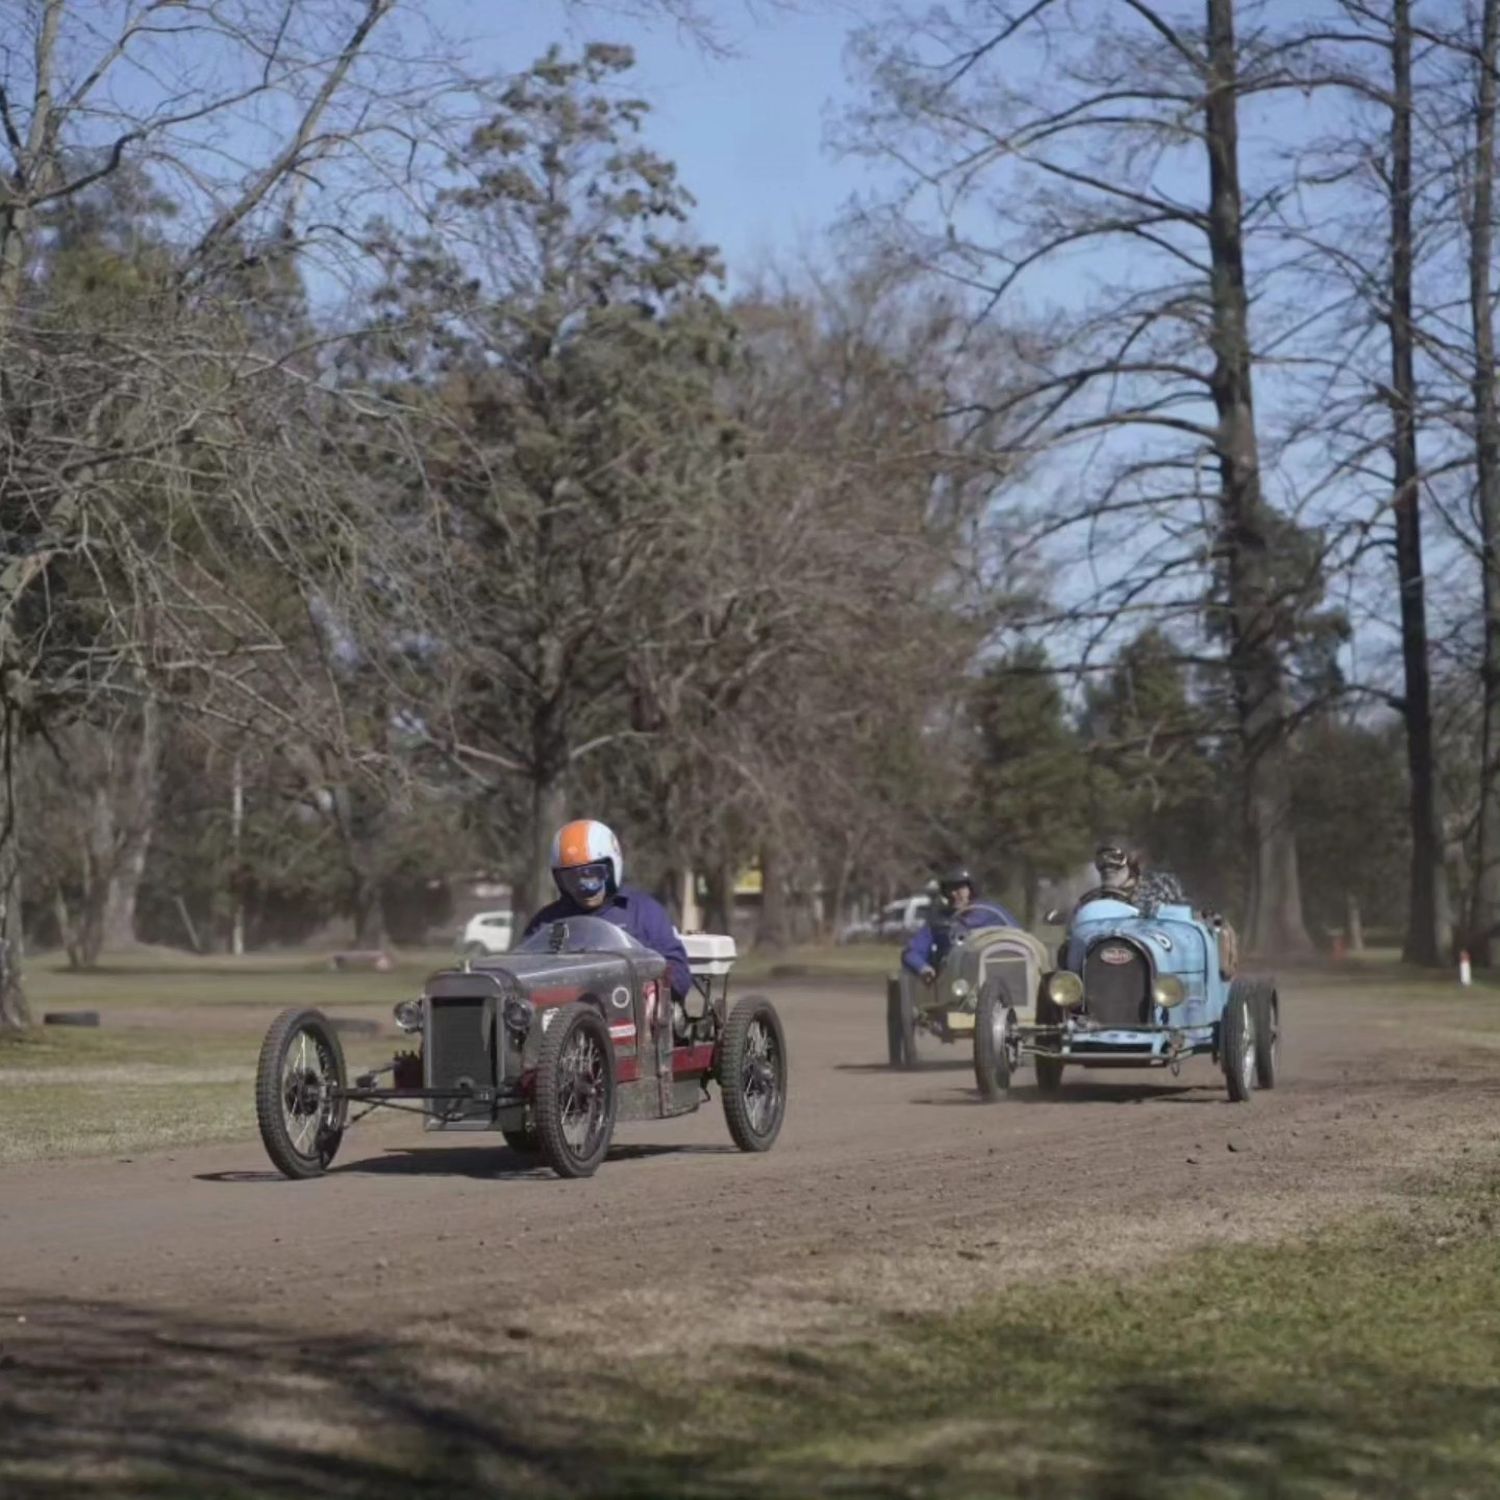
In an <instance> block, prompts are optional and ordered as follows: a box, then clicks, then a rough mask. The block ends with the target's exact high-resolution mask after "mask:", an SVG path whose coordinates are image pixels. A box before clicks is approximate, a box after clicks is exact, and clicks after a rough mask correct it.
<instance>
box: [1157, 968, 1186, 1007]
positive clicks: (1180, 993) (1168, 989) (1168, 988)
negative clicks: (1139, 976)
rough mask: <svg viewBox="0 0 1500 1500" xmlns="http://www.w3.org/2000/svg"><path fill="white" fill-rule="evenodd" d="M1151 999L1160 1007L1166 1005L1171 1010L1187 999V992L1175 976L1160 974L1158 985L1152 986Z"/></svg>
mask: <svg viewBox="0 0 1500 1500" xmlns="http://www.w3.org/2000/svg"><path fill="white" fill-rule="evenodd" d="M1151 998H1152V999H1153V1000H1154V1001H1156V1003H1157V1004H1158V1005H1165V1006H1167V1007H1168V1008H1169V1009H1170V1008H1171V1007H1172V1006H1174V1005H1181V1004H1182V1002H1183V1001H1184V1000H1186V999H1187V991H1186V990H1185V989H1184V988H1183V986H1182V981H1181V980H1180V979H1179V978H1178V977H1177V976H1176V975H1175V974H1160V975H1158V976H1157V980H1156V983H1155V984H1153V985H1152V986H1151Z"/></svg>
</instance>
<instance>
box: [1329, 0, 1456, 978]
mask: <svg viewBox="0 0 1500 1500" xmlns="http://www.w3.org/2000/svg"><path fill="white" fill-rule="evenodd" d="M1391 24H1392V32H1391V94H1392V106H1391V317H1390V329H1391V393H1392V407H1391V418H1392V422H1391V457H1392V461H1393V469H1394V476H1395V504H1394V510H1395V519H1396V577H1397V581H1398V584H1399V587H1400V591H1401V659H1402V665H1403V668H1404V672H1405V699H1404V704H1403V709H1404V714H1405V721H1406V764H1407V775H1408V778H1409V781H1410V785H1411V801H1410V805H1409V809H1408V816H1409V818H1410V822H1411V890H1410V906H1409V909H1408V914H1407V923H1406V942H1405V946H1404V949H1403V955H1402V956H1403V957H1404V958H1405V959H1406V961H1407V962H1408V963H1414V964H1424V965H1427V966H1429V967H1431V966H1435V965H1438V964H1441V963H1443V962H1444V961H1445V958H1444V955H1445V954H1446V953H1447V951H1448V949H1449V947H1450V946H1451V941H1452V933H1451V930H1450V929H1451V921H1452V918H1451V913H1450V910H1449V905H1448V881H1447V874H1446V870H1445V868H1444V865H1443V838H1442V829H1441V825H1440V823H1439V820H1438V807H1437V771H1436V757H1435V755H1434V751H1433V730H1432V682H1431V676H1430V672H1429V662H1428V653H1427V598H1426V584H1425V580H1424V579H1423V576H1422V520H1421V508H1420V499H1421V496H1420V490H1419V488H1418V473H1419V470H1418V468H1417V377H1416V361H1415V353H1414V349H1415V337H1414V333H1413V322H1412V272H1413V264H1412V263H1413V242H1412V226H1411V203H1412V185H1411V177H1412V157H1411V152H1412V145H1411V137H1412V131H1411V117H1412V77H1411V41H1412V38H1411V0H1395V4H1394V10H1393V12H1392V23H1391ZM1351 942H1352V939H1351Z"/></svg>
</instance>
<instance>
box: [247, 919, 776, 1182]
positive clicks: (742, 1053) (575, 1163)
mask: <svg viewBox="0 0 1500 1500" xmlns="http://www.w3.org/2000/svg"><path fill="white" fill-rule="evenodd" d="M683 941H684V944H685V945H686V947H687V951H688V960H689V964H690V966H691V968H692V972H693V991H692V993H691V994H689V995H688V996H686V997H685V998H684V999H683V1000H680V1001H679V1000H677V999H676V998H675V997H674V996H673V995H672V992H671V990H670V989H669V988H668V985H667V978H666V967H667V966H666V960H665V959H663V958H662V957H661V955H660V954H658V953H654V952H652V951H651V950H650V949H648V948H644V947H642V946H641V945H640V944H639V943H637V942H636V941H635V940H634V939H633V938H632V937H630V936H629V935H628V934H627V933H625V932H623V931H621V929H620V928H618V927H616V926H614V925H613V924H611V923H609V922H606V921H604V920H603V919H602V918H599V917H576V918H569V919H568V920H567V921H562V922H553V923H551V924H550V925H549V926H546V927H543V928H541V929H539V930H538V931H537V932H536V933H535V934H533V935H532V936H531V937H530V938H528V939H526V941H524V942H523V943H521V944H520V945H519V946H518V947H517V948H516V949H514V950H513V951H512V952H510V953H505V954H499V955H496V956H494V957H489V958H477V959H473V960H471V961H470V962H468V963H466V964H465V965H464V966H463V968H461V969H445V970H442V971H440V972H439V973H437V974H434V975H433V976H432V977H431V978H430V979H429V980H428V981H427V984H426V987H425V989H424V991H423V993H422V995H421V997H420V998H418V999H415V1000H403V1001H402V1002H401V1003H400V1004H398V1005H397V1006H396V1020H397V1023H398V1025H399V1026H400V1027H401V1029H402V1030H403V1031H405V1032H407V1033H408V1034H410V1035H412V1036H414V1037H415V1038H416V1039H417V1045H416V1047H415V1049H414V1050H411V1051H406V1052H402V1053H398V1054H397V1055H396V1057H395V1059H394V1060H393V1061H392V1062H391V1064H390V1065H389V1066H387V1067H385V1068H381V1069H379V1070H377V1071H376V1072H372V1073H366V1074H363V1075H361V1076H360V1077H357V1078H355V1079H354V1081H353V1082H352V1083H351V1082H350V1081H349V1080H348V1078H347V1075H346V1069H345V1065H344V1054H343V1049H342V1047H341V1045H340V1043H339V1038H338V1033H337V1032H336V1030H335V1029H334V1026H333V1024H332V1023H331V1022H330V1021H329V1020H328V1018H327V1017H326V1016H324V1015H323V1014H322V1013H321V1012H320V1011H316V1010H298V1009H296V1008H295V1007H294V1008H292V1009H289V1010H286V1011H284V1012H282V1014H281V1015H280V1016H279V1017H277V1019H276V1021H275V1022H274V1023H273V1024H272V1026H271V1029H270V1031H269V1032H268V1033H267V1035H266V1039H265V1043H264V1045H263V1046H262V1048H261V1054H260V1065H259V1069H258V1071H257V1076H256V1085H255V1099H256V1113H257V1116H258V1118H259V1123H260V1133H261V1139H262V1141H263V1142H264V1143H265V1147H266V1151H267V1152H268V1153H269V1155H270V1157H271V1160H272V1161H273V1162H274V1163H275V1164H276V1166H277V1167H278V1168H280V1170H281V1171H282V1172H284V1173H285V1174H286V1175H287V1176H288V1177H294V1178H306V1177H316V1176H318V1175H319V1174H320V1173H321V1172H323V1171H324V1170H325V1169H326V1168H327V1166H328V1165H329V1163H330V1162H331V1161H332V1160H333V1157H334V1153H335V1152H336V1151H337V1150H338V1148H339V1142H340V1141H341V1140H342V1138H343V1135H344V1131H345V1129H346V1128H347V1126H348V1125H349V1124H350V1123H352V1121H351V1118H350V1112H351V1110H357V1111H359V1113H358V1115H356V1116H355V1118H363V1115H364V1114H367V1113H369V1112H370V1110H373V1109H376V1108H381V1107H385V1108H391V1109H407V1110H411V1111H413V1112H416V1113H420V1114H422V1115H423V1116H424V1124H425V1127H426V1128H427V1129H428V1130H498V1131H499V1132H500V1133H501V1134H502V1135H503V1136H504V1137H505V1140H506V1142H507V1144H508V1145H510V1146H511V1147H512V1148H513V1149H515V1150H517V1151H522V1152H525V1153H527V1154H533V1155H536V1156H538V1157H540V1159H541V1160H542V1161H544V1162H545V1163H546V1164H547V1165H548V1166H549V1167H551V1168H552V1170H553V1171H554V1172H556V1173H557V1174H558V1175H559V1176H560V1177H588V1176H590V1175H591V1174H592V1173H593V1172H594V1170H595V1169H596V1168H597V1167H598V1166H599V1164H600V1163H601V1162H602V1161H603V1160H604V1158H605V1156H606V1154H607V1153H608V1151H609V1144H610V1140H611V1138H612V1136H613V1135H614V1129H615V1123H616V1121H618V1120H641V1119H665V1118H667V1117H669V1116H671V1115H682V1114H689V1113H691V1112H692V1111H693V1110H695V1109H697V1108H698V1107H699V1106H700V1105H701V1104H703V1103H704V1102H705V1101H707V1100H708V1099H709V1098H710V1097H711V1096H710V1094H709V1092H708V1084H709V1083H710V1081H713V1082H717V1083H718V1085H719V1088H720V1091H721V1093H722V1095H723V1102H724V1114H725V1118H726V1119H727V1121H728V1124H729V1133H730V1135H731V1136H732V1137H733V1138H734V1142H735V1144H736V1145H737V1146H738V1147H739V1148H740V1149H741V1150H742V1151H768V1150H769V1149H770V1148H771V1146H772V1144H773V1143H774V1142H775V1140H776V1137H777V1135H778V1134H779V1133H780V1130H781V1122H782V1118H783V1116H784V1114H785V1111H786V1091H787V1051H786V1037H785V1034H784V1033H783V1031H782V1026H781V1020H780V1017H779V1016H778V1015H777V1014H776V1009H775V1007H774V1006H773V1005H772V1004H771V1002H770V1001H769V1000H766V999H764V998H762V997H760V996H747V997H746V998H744V999H742V1000H740V1001H739V1002H738V1003H737V1004H736V1005H735V1006H734V1008H733V1009H730V1007H729V974H730V970H731V969H732V968H733V966H734V959H735V945H734V939H733V938H729V937H714V936H711V935H704V934H694V935H689V936H687V937H685V938H684V940H683ZM386 1075H389V1080H388V1081H387V1082H382V1079H383V1078H385V1077H386Z"/></svg>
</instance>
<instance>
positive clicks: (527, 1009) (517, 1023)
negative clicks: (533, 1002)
mask: <svg viewBox="0 0 1500 1500" xmlns="http://www.w3.org/2000/svg"><path fill="white" fill-rule="evenodd" d="M535 1014H536V1012H535V1011H533V1010H532V1008H531V1006H530V1004H529V1003H528V1002H527V1001H525V1000H523V999H521V997H520V996H519V995H512V996H511V997H510V998H509V999H508V1000H507V1001H506V1002H505V1024H506V1026H507V1027H508V1028H509V1029H510V1030H511V1031H513V1032H515V1033H516V1035H517V1036H525V1035H526V1033H527V1032H528V1031H530V1030H531V1020H532V1017H533V1016H534V1015H535Z"/></svg>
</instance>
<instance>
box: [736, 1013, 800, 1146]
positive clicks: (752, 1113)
mask: <svg viewBox="0 0 1500 1500" xmlns="http://www.w3.org/2000/svg"><path fill="white" fill-rule="evenodd" d="M786 1083H787V1060H786V1033H785V1032H784V1031H783V1030H782V1027H781V1017H780V1016H778V1015H777V1014H776V1007H775V1006H774V1005H772V1004H771V1002H770V1001H769V1000H767V999H765V998H764V997H763V996H760V995H746V996H745V998H744V999H743V1000H741V1001H740V1002H739V1004H738V1005H736V1006H735V1008H734V1009H733V1010H732V1011H730V1012H729V1019H728V1021H726V1022H725V1023H724V1035H723V1037H722V1039H721V1040H720V1042H719V1088H720V1090H721V1091H722V1092H723V1095H724V1119H725V1122H726V1123H727V1124H728V1126H729V1134H730V1135H731V1136H732V1137H733V1139H734V1143H735V1145H736V1146H738V1147H739V1148H740V1150H741V1151H769V1150H770V1149H771V1147H772V1146H773V1145H775V1143H776V1137H777V1136H778V1135H780V1134H781V1122H782V1121H783V1120H784V1119H785V1118H786Z"/></svg>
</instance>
